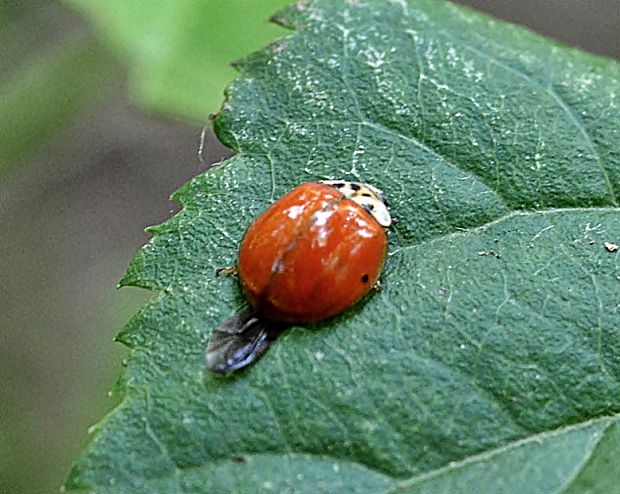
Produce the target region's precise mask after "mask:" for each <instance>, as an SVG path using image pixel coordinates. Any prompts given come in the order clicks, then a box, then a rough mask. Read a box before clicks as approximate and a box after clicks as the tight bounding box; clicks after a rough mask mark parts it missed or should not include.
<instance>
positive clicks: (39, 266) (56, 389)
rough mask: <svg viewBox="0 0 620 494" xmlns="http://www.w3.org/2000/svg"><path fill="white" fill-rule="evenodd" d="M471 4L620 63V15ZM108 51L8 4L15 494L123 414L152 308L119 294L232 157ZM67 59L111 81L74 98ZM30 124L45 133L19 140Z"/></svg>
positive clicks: (1, 52)
mask: <svg viewBox="0 0 620 494" xmlns="http://www.w3.org/2000/svg"><path fill="white" fill-rule="evenodd" d="M459 3H463V4H468V5H470V6H473V7H475V8H477V9H479V10H483V11H486V12H489V13H491V14H493V15H495V16H497V17H500V18H503V19H506V20H510V21H513V22H516V23H519V24H523V25H525V26H528V27H530V28H532V29H534V30H536V31H538V32H539V33H542V34H545V35H547V36H550V37H553V38H555V39H557V40H560V41H563V42H565V43H567V44H570V45H573V46H577V47H580V48H583V49H585V50H588V51H591V52H594V53H599V54H603V55H607V56H610V57H614V58H616V59H618V58H620V2H618V1H617V0H582V1H579V2H576V1H573V0H555V1H553V2H548V1H541V0H536V1H534V0H528V1H524V0H521V1H519V2H516V1H509V0H495V1H493V2H489V1H483V0H478V1H475V0H471V1H461V2H459ZM261 21H262V19H261ZM67 40H69V41H67ZM105 43H106V42H105V40H104V39H101V38H99V37H98V36H96V35H95V34H94V33H93V31H92V28H91V27H90V26H89V24H88V22H87V21H86V20H84V19H82V18H81V17H80V16H79V15H77V14H76V13H74V12H73V11H71V10H69V9H67V8H65V7H63V6H62V5H60V4H57V3H52V2H50V1H49V0H47V1H44V0H31V1H26V0H24V1H19V0H1V3H0V57H1V58H0V118H2V120H3V121H0V161H2V160H3V161H4V164H3V165H1V166H0V492H1V493H7V494H12V493H18V494H22V493H23V494H26V493H27V494H30V493H33V494H35V493H36V494H46V493H55V492H58V489H59V486H60V484H61V483H62V480H63V477H64V475H65V474H66V472H67V470H68V467H69V464H70V462H71V460H72V459H73V458H75V457H76V456H77V455H78V454H79V452H80V450H81V449H82V448H83V447H84V446H85V444H86V442H87V441H88V435H87V430H88V428H89V426H90V425H92V424H94V423H95V422H97V421H98V420H100V419H101V417H102V416H103V415H104V414H105V413H106V412H107V411H108V410H110V409H111V408H112V407H113V405H114V401H113V399H112V398H110V397H109V396H108V390H109V389H110V388H111V387H112V386H113V384H114V382H115V380H116V377H117V375H118V373H119V371H120V368H121V361H122V359H123V358H124V356H125V354H126V351H125V350H124V348H123V347H121V346H120V345H118V344H115V343H113V342H112V338H113V336H114V335H115V333H116V332H117V331H118V330H119V329H120V327H121V326H122V325H123V324H124V322H126V321H127V319H129V317H131V315H132V314H133V313H135V312H136V311H137V310H138V309H139V308H140V307H141V306H142V305H143V303H144V302H145V301H146V300H147V299H148V297H149V294H148V292H144V291H141V290H138V289H125V290H122V291H116V289H115V285H116V283H117V281H118V280H119V279H120V277H121V276H122V274H123V272H124V270H125V268H126V266H127V264H128V262H129V261H130V259H131V258H132V257H133V255H134V254H135V252H136V251H137V250H138V249H139V248H140V246H142V245H143V244H144V243H145V242H146V241H147V240H148V235H146V234H145V233H144V232H143V229H144V227H146V226H148V225H152V224H156V223H159V222H162V221H164V220H165V219H166V218H168V217H169V216H170V215H171V214H172V213H174V212H175V211H176V210H177V205H176V204H174V203H172V202H170V201H169V200H168V197H169V195H170V194H171V193H172V192H173V191H174V190H176V189H177V188H178V187H179V186H180V185H181V184H183V183H184V182H185V181H187V180H188V179H189V178H191V177H193V176H195V175H196V174H198V173H200V172H202V171H204V170H206V169H207V168H208V166H209V164H210V163H213V162H217V161H220V160H221V159H223V158H225V157H227V156H229V155H230V153H229V151H228V150H226V149H225V148H224V147H222V146H221V145H220V144H219V143H218V142H217V140H216V139H215V138H214V137H213V136H212V135H211V134H210V133H209V132H207V133H206V135H205V140H204V146H203V147H204V149H203V152H202V153H199V148H200V143H201V134H202V133H203V128H202V126H200V125H192V124H189V123H183V122H180V121H175V120H173V119H172V118H164V117H162V116H159V117H157V116H154V115H149V114H147V113H146V112H145V111H143V110H140V109H138V108H137V107H136V106H134V105H133V104H132V102H131V101H130V98H129V96H128V95H127V94H128V91H127V75H126V68H125V67H124V66H123V64H122V63H121V62H119V61H118V60H117V59H116V57H114V56H113V55H111V54H109V53H107V52H106V50H105ZM58 46H62V49H63V50H65V51H67V53H69V55H67V56H69V57H73V59H74V60H75V59H76V57H77V59H78V60H79V63H81V64H82V66H81V68H80V74H89V73H96V74H97V77H92V78H90V79H89V78H88V77H84V78H83V80H79V81H78V86H77V87H75V88H74V87H66V85H65V84H64V83H63V77H64V76H65V70H66V66H65V65H64V61H63V58H62V56H64V55H63V54H61V56H60V57H58V56H55V58H54V60H56V62H54V63H55V64H56V65H54V66H52V67H51V68H50V67H48V66H47V65H46V61H48V60H50V59H51V58H50V57H52V55H57V52H56V50H57V49H60V48H57V47H58ZM67 46H68V48H67ZM102 47H103V49H102ZM58 59H59V60H58ZM93 66H96V67H97V68H98V70H97V71H90V72H89V68H92V67H93ZM102 67H105V70H104V71H102V70H101V68H102ZM42 71H43V76H44V77H43V78H42V77H41V75H42ZM102 73H104V74H105V77H102V76H101V74H102ZM16 81H18V85H19V87H15V86H16V84H17V83H16ZM40 81H45V84H43V85H42V87H38V86H37V84H41V82H40ZM46 90H50V91H53V94H54V97H55V98H57V104H56V107H57V108H59V109H56V110H55V111H51V110H50V111H45V112H41V114H37V115H36V118H34V119H32V115H27V114H24V112H23V111H20V112H15V111H12V110H13V108H14V106H11V105H9V104H8V103H7V101H6V100H7V97H6V95H7V94H9V92H10V93H11V95H12V97H13V98H14V95H15V94H16V92H17V93H19V94H18V96H19V98H21V99H22V100H30V101H32V103H33V104H32V105H31V106H32V107H34V108H35V109H36V108H37V106H38V100H37V98H39V97H41V98H42V97H43V96H42V95H44V93H45V91H46ZM63 91H64V93H63ZM78 93H79V95H78V96H79V97H77V96H76V95H77V94H78ZM217 97H218V98H219V94H218V95H217ZM33 98H34V100H32V99H33ZM76 100H77V101H79V102H80V104H75V101H76ZM42 101H43V100H42ZM41 104H42V103H41ZM18 106H19V105H18ZM207 113H208V112H205V114H207ZM29 118H30V120H28V119H29ZM20 119H21V120H20ZM22 120H23V122H26V121H28V122H34V123H28V124H27V125H26V124H24V125H23V126H22V127H23V128H21V130H20V131H19V132H18V131H13V133H10V132H9V133H7V132H6V131H5V130H3V128H4V127H5V125H4V124H5V123H6V122H9V123H11V124H12V126H11V127H10V128H12V129H18V130H19V129H20V125H19V124H20V123H22ZM24 147H25V148H27V150H28V151H27V152H23V149H24Z"/></svg>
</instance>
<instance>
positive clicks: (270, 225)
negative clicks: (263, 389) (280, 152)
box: [206, 181, 392, 373]
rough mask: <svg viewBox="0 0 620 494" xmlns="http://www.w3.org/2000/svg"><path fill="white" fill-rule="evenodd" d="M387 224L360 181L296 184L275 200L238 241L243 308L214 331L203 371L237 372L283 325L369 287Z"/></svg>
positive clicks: (330, 308) (376, 193)
mask: <svg viewBox="0 0 620 494" xmlns="http://www.w3.org/2000/svg"><path fill="white" fill-rule="evenodd" d="M391 223H392V219H391V217H390V213H389V209H388V205H387V201H386V198H385V196H384V195H383V193H382V192H381V191H380V190H379V189H377V188H375V187H373V186H371V185H367V184H362V183H356V182H346V181H325V182H309V183H304V184H302V185H299V186H298V187H296V188H294V189H293V190H291V191H290V192H289V193H288V194H286V195H285V196H283V197H282V198H281V199H279V200H278V201H276V202H275V203H274V204H273V205H271V206H270V207H269V208H268V209H267V210H266V211H265V212H263V213H262V214H261V215H260V216H258V217H257V218H256V219H255V220H254V222H253V223H252V224H251V225H250V227H249V228H248V230H247V231H246V233H245V235H244V237H243V240H242V241H241V245H240V247H239V256H238V259H237V272H238V274H239V279H240V282H241V287H242V289H243V292H244V294H245V295H246V297H247V300H248V302H249V305H250V307H249V308H247V309H245V310H242V311H241V312H239V313H237V314H236V315H234V316H233V317H232V318H230V319H228V320H227V321H225V322H224V323H222V324H221V325H220V326H218V327H217V328H215V329H214V331H213V333H212V335H211V339H210V341H209V346H208V348H207V353H206V360H207V366H208V368H209V369H210V370H212V371H213V372H217V373H222V372H231V371H234V370H237V369H240V368H242V367H245V366H246V365H248V364H250V363H252V362H253V361H255V360H256V359H257V358H258V357H259V356H260V355H261V354H262V353H263V352H264V351H265V350H266V349H267V348H268V347H269V345H270V344H271V342H273V341H274V340H275V339H276V338H277V336H278V335H279V334H280V333H281V332H282V330H283V329H284V328H286V327H287V326H290V325H292V324H306V323H312V322H317V321H321V320H323V319H327V318H330V317H333V316H335V315H337V314H339V313H341V312H343V311H344V310H346V309H347V308H349V307H350V306H351V305H353V304H354V303H356V302H357V301H358V300H360V299H361V298H362V297H363V296H364V295H366V294H367V293H368V292H369V291H370V290H371V289H372V287H373V286H375V284H376V283H377V280H378V278H379V274H380V272H381V268H382V266H383V262H384V260H385V256H386V253H387V244H388V242H387V235H386V231H385V229H386V228H388V227H389V226H390V225H391Z"/></svg>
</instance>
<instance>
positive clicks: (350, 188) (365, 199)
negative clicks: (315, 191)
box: [322, 180, 392, 228]
mask: <svg viewBox="0 0 620 494" xmlns="http://www.w3.org/2000/svg"><path fill="white" fill-rule="evenodd" d="M322 183H324V184H327V185H330V186H332V187H334V188H335V189H338V190H339V191H340V192H342V193H343V194H344V196H345V197H346V198H348V199H351V200H352V201H354V202H356V203H358V204H359V205H360V206H362V207H363V208H364V209H365V210H366V211H368V212H369V213H370V214H371V215H372V216H373V217H374V218H375V220H377V223H379V224H380V225H381V226H382V227H384V228H388V227H389V226H390V225H391V224H392V217H391V216H390V207H389V205H388V201H387V198H386V197H385V194H384V193H383V192H381V191H380V190H379V189H377V188H376V187H374V186H372V185H368V184H363V183H359V182H347V181H345V180H323V181H322Z"/></svg>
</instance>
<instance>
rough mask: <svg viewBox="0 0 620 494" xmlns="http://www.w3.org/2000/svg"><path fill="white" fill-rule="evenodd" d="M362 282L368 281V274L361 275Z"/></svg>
mask: <svg viewBox="0 0 620 494" xmlns="http://www.w3.org/2000/svg"><path fill="white" fill-rule="evenodd" d="M362 283H368V275H367V274H365V275H362Z"/></svg>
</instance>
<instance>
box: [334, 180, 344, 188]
mask: <svg viewBox="0 0 620 494" xmlns="http://www.w3.org/2000/svg"><path fill="white" fill-rule="evenodd" d="M331 185H332V187H336V188H337V189H342V188H343V187H344V186H345V184H344V183H343V182H336V183H335V184H331Z"/></svg>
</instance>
